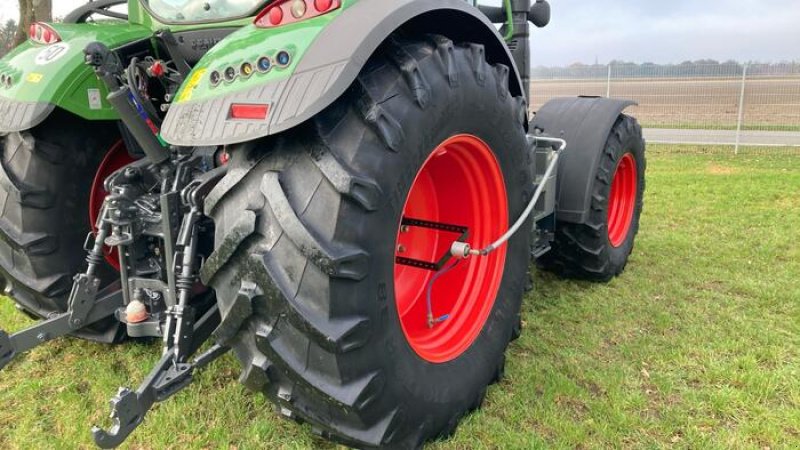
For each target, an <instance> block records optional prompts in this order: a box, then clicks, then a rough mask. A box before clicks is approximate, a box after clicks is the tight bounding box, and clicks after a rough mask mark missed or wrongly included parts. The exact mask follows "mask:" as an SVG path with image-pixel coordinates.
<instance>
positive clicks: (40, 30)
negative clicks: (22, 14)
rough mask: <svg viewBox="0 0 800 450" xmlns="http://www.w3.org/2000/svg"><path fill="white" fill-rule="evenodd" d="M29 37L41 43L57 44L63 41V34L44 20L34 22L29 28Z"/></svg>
mask: <svg viewBox="0 0 800 450" xmlns="http://www.w3.org/2000/svg"><path fill="white" fill-rule="evenodd" d="M28 37H29V38H30V39H31V40H32V41H34V42H38V43H39V44H55V43H56V42H61V36H59V35H58V32H57V31H56V30H54V29H53V28H52V27H50V25H48V24H46V23H42V22H36V23H32V24H31V27H30V28H28Z"/></svg>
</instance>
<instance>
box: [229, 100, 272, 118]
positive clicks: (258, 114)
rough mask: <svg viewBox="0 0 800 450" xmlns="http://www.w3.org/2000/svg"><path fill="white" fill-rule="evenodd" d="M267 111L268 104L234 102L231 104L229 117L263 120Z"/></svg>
mask: <svg viewBox="0 0 800 450" xmlns="http://www.w3.org/2000/svg"><path fill="white" fill-rule="evenodd" d="M268 113H269V105H247V104H240V103H234V104H232V105H231V113H230V118H231V119H242V120H264V119H266V118H267V114H268Z"/></svg>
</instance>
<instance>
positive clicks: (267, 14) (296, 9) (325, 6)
mask: <svg viewBox="0 0 800 450" xmlns="http://www.w3.org/2000/svg"><path fill="white" fill-rule="evenodd" d="M341 6H342V0H277V1H276V2H274V3H273V4H271V5H270V6H268V7H267V8H266V9H264V10H263V11H261V13H260V14H259V15H258V16H257V17H256V21H255V24H256V26H257V27H260V28H274V27H280V26H283V25H286V24H290V23H295V22H300V21H303V20H306V19H311V18H312V17H318V16H321V15H323V14H327V13H329V12H331V11H333V10H335V9H339V8H340V7H341Z"/></svg>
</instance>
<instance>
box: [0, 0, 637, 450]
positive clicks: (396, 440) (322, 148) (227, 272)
mask: <svg viewBox="0 0 800 450" xmlns="http://www.w3.org/2000/svg"><path fill="white" fill-rule="evenodd" d="M549 20H550V6H549V5H548V4H547V3H546V2H545V1H543V0H536V1H535V2H534V1H532V0H506V1H505V3H504V5H503V6H502V7H492V6H480V5H477V4H476V3H475V2H465V1H462V0H272V1H268V0H138V1H137V0H129V1H128V2H127V5H126V2H124V1H120V0H98V1H94V2H90V3H89V4H87V5H86V6H84V7H82V8H80V9H78V10H77V11H75V12H74V13H72V14H70V15H69V16H68V17H66V19H65V20H64V22H63V23H53V24H44V23H36V24H33V25H32V26H31V27H30V31H29V34H30V40H29V41H28V42H26V43H24V44H23V45H21V46H20V47H18V48H16V49H14V50H13V51H12V52H11V53H10V54H9V55H7V56H6V57H5V58H3V59H2V60H0V148H1V149H2V156H1V157H0V199H2V216H0V238H2V239H0V274H1V275H2V279H3V281H4V286H5V293H6V295H7V296H9V297H10V298H13V300H14V301H15V303H16V305H17V307H18V308H19V310H20V311H22V312H23V313H25V314H28V315H29V316H31V317H34V318H37V319H40V321H39V322H38V323H36V324H35V325H33V326H31V327H30V328H28V329H25V330H22V331H19V332H17V333H14V334H10V335H9V334H8V333H5V332H2V331H0V368H2V367H5V366H7V365H8V364H9V363H12V360H13V359H14V358H15V357H17V356H19V355H20V354H22V353H24V352H25V351H27V350H29V349H31V348H33V347H35V346H38V345H41V344H43V343H44V342H46V341H49V340H51V339H54V338H57V337H60V336H65V335H73V336H78V337H81V338H86V339H92V340H96V341H101V342H106V343H117V342H122V341H124V340H126V339H130V338H157V339H161V340H162V341H163V356H162V358H161V359H160V361H159V362H158V364H157V365H156V367H154V368H153V370H152V372H151V374H150V375H149V376H148V377H147V378H146V379H145V380H144V381H143V382H142V383H141V385H140V386H139V387H138V388H137V389H135V390H132V389H120V390H119V392H118V393H117V394H116V395H115V396H114V397H113V399H112V402H111V404H112V417H113V422H114V423H113V425H112V426H111V428H110V429H102V428H98V427H95V428H94V429H93V438H94V441H95V443H96V444H97V445H98V446H100V447H103V448H112V447H116V446H118V445H120V444H121V443H122V442H123V441H124V440H125V439H126V438H127V437H128V436H129V435H130V434H131V433H132V432H133V431H134V429H135V428H136V427H137V426H139V425H140V424H141V423H142V422H143V420H144V418H145V415H146V413H147V412H148V410H149V409H150V408H151V407H152V406H153V405H154V404H155V403H157V402H161V401H164V400H166V399H167V398H169V397H171V396H172V395H174V394H176V393H178V392H179V391H181V390H182V389H184V388H187V387H188V386H190V384H191V382H192V376H193V373H194V372H195V371H197V370H199V369H201V368H203V367H204V366H206V365H207V364H208V363H209V362H211V361H213V360H215V359H216V358H218V357H220V356H221V355H224V354H225V353H226V352H228V351H232V352H233V353H234V354H235V356H236V358H238V360H239V361H240V362H241V366H242V372H241V377H240V381H241V382H242V383H244V384H245V385H246V386H247V387H248V388H250V389H252V390H254V391H259V392H263V393H264V394H265V395H266V396H267V397H268V398H269V399H270V400H272V401H273V402H274V403H275V404H276V405H277V407H278V408H277V409H278V410H279V411H280V413H281V414H283V415H285V416H287V417H289V418H292V419H295V420H298V421H302V422H306V423H309V424H311V426H312V427H313V428H314V429H315V431H317V432H318V433H319V434H320V435H322V436H324V437H326V438H329V439H332V440H336V441H338V442H341V443H344V444H347V445H351V446H354V447H362V448H379V447H380V448H382V447H390V448H416V447H419V446H421V445H423V444H424V443H425V442H427V441H429V440H432V439H436V438H439V437H443V436H447V435H449V434H451V433H453V432H454V430H455V428H456V426H457V424H458V422H459V420H460V419H461V418H462V417H463V416H464V415H465V414H468V413H469V412H470V411H472V410H474V409H476V408H478V407H480V405H481V403H482V401H483V399H484V396H485V394H486V390H487V386H489V385H490V384H491V383H493V382H496V381H497V380H498V379H500V377H501V376H502V374H503V368H504V361H505V359H504V352H505V350H506V347H507V346H508V345H509V343H510V342H511V341H512V340H513V339H515V338H516V337H517V336H519V333H520V332H521V319H520V304H521V302H522V298H523V294H524V292H525V291H526V289H528V288H529V286H530V279H531V278H530V275H529V266H530V264H531V262H535V263H536V264H537V265H538V266H539V267H541V268H543V269H545V270H550V271H553V272H555V273H557V274H560V275H562V276H565V277H573V278H581V279H590V280H595V281H608V280H610V279H611V278H613V277H615V276H616V275H619V274H620V273H621V272H622V271H623V269H624V268H625V265H626V262H627V260H628V257H629V255H630V253H631V250H632V248H633V244H634V238H635V236H636V233H637V231H638V224H639V215H640V213H641V210H642V194H643V190H644V182H645V181H644V174H645V157H644V149H645V144H644V141H643V139H642V134H641V128H640V127H639V125H638V124H637V122H636V120H634V119H633V118H631V117H630V116H627V115H625V114H623V110H624V109H625V108H626V107H628V106H630V105H632V104H633V103H632V102H629V101H624V100H612V99H605V98H588V97H581V98H564V99H556V100H553V101H551V102H549V103H547V104H546V105H544V106H542V107H541V108H540V109H539V110H538V111H537V112H536V114H534V115H531V114H529V107H528V102H527V98H528V95H529V92H530V90H529V80H530V77H529V68H530V59H529V35H530V27H531V24H533V25H536V26H539V27H542V26H545V25H547V23H548V22H549Z"/></svg>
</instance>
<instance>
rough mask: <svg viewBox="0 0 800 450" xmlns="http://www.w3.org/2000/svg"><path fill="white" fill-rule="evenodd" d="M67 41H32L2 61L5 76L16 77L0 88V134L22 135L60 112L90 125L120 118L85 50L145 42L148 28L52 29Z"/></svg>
mask: <svg viewBox="0 0 800 450" xmlns="http://www.w3.org/2000/svg"><path fill="white" fill-rule="evenodd" d="M51 27H52V28H54V29H55V30H56V31H57V32H58V34H59V35H60V36H61V38H62V41H61V42H59V43H56V44H51V45H42V44H37V43H34V42H31V41H27V42H25V43H23V44H22V45H20V46H19V47H17V48H16V49H14V50H13V51H12V52H11V53H9V54H8V55H6V57H4V58H3V59H2V60H0V74H6V76H10V77H11V78H12V85H11V87H8V86H2V87H0V132H11V131H22V130H26V129H29V128H33V127H35V126H36V125H38V124H40V123H41V122H42V121H44V119H45V118H47V116H48V115H49V114H50V113H51V112H52V111H53V109H54V108H55V107H59V108H62V109H65V110H67V111H69V112H71V113H73V114H75V115H77V116H80V117H82V118H84V119H87V120H111V119H117V117H118V116H117V114H116V112H115V111H114V110H113V109H112V108H111V105H110V104H109V103H108V102H107V101H106V95H107V94H108V92H107V91H106V89H105V87H104V86H103V84H102V83H100V82H99V80H98V79H97V77H96V76H95V75H94V72H93V71H92V69H91V68H90V67H88V66H87V65H86V64H84V55H83V49H84V48H85V47H86V45H87V44H89V43H90V42H94V41H99V42H103V43H104V44H106V45H108V46H109V47H111V48H117V47H120V46H122V45H124V44H127V43H130V42H133V41H137V40H141V39H146V38H147V37H148V36H149V35H150V34H151V32H150V30H148V29H147V28H144V27H141V26H137V25H129V24H127V23H125V22H121V21H106V22H98V23H85V24H52V25H51Z"/></svg>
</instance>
